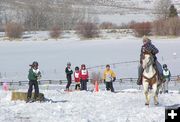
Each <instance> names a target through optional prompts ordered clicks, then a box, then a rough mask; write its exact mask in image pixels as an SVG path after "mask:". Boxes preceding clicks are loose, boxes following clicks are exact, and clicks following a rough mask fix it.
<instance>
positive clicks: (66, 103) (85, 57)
mask: <svg viewBox="0 0 180 122" xmlns="http://www.w3.org/2000/svg"><path fill="white" fill-rule="evenodd" d="M1 35H2V36H1V37H0V40H1V41H0V76H1V80H2V81H10V80H14V81H18V80H26V79H27V73H28V69H29V64H31V63H32V62H33V61H34V60H37V61H38V62H39V64H40V69H41V71H42V74H43V79H65V74H64V68H65V66H66V63H67V62H68V61H71V63H72V67H73V68H74V67H75V66H80V65H81V64H82V63H85V64H86V65H87V67H92V66H96V65H102V64H108V63H118V62H124V61H134V60H139V53H140V47H141V45H142V41H141V40H142V39H141V38H136V37H134V36H132V35H131V34H126V33H107V32H103V34H102V37H100V38H97V39H92V40H91V39H90V40H81V39H80V38H79V37H78V36H77V35H76V34H74V33H73V32H69V33H68V32H66V33H64V34H63V36H62V38H61V39H57V40H54V39H50V38H49V37H48V32H37V33H36V34H26V35H24V39H20V40H13V41H8V40H6V38H5V37H3V33H1ZM150 38H151V39H152V41H153V43H154V44H155V45H156V46H157V47H158V48H159V50H160V53H159V54H158V59H159V61H160V62H161V63H162V64H163V63H167V64H168V66H169V68H170V69H171V72H172V75H178V74H180V67H179V63H180V56H179V55H180V54H179V52H180V48H179V46H180V41H179V40H180V38H170V37H169V38H168V37H167V38H165V37H163V38H162V37H150ZM137 66H138V63H128V64H124V63H123V64H118V65H114V66H113V65H112V66H111V67H112V69H113V70H115V72H116V74H117V78H123V77H137ZM103 70H104V67H99V68H95V69H90V70H89V72H90V73H91V72H93V71H96V72H98V71H100V72H102V71H103ZM131 85H132V86H131ZM114 86H115V90H116V91H117V90H121V92H118V93H110V92H106V91H104V87H105V86H104V85H103V84H101V85H100V89H101V91H100V92H98V93H94V92H83V91H82V92H80V91H77V92H72V93H65V92H63V90H61V89H63V88H64V87H65V86H59V85H47V84H45V85H41V86H40V92H42V93H44V94H45V97H46V98H48V99H52V100H53V101H54V103H52V102H46V103H28V104H26V103H25V102H24V101H16V102H14V101H11V91H7V92H5V91H2V88H0V115H1V117H0V122H1V121H2V122H12V121H13V122H44V121H46V122H139V121H140V122H164V120H165V106H169V105H174V104H180V102H179V101H180V95H179V91H178V90H179V87H178V86H179V84H178V85H176V87H175V86H174V82H172V83H171V85H170V93H169V94H162V95H159V102H160V105H159V106H154V105H153V101H151V105H150V107H146V106H145V105H144V103H145V97H144V95H143V93H142V91H141V90H138V88H137V86H136V87H134V85H133V84H132V83H129V84H128V83H124V84H119V83H118V82H116V83H114ZM27 87H28V86H27V85H25V86H23V87H16V88H15V89H19V90H20V89H21V90H23V91H27ZM73 87H74V86H73ZM88 87H89V90H92V89H93V86H92V84H91V85H89V84H88ZM132 87H133V88H134V89H128V88H132ZM171 88H172V89H171ZM11 89H13V88H11ZM57 90H60V91H57ZM172 90H173V91H172Z"/></svg>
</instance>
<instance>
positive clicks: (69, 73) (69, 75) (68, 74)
mask: <svg viewBox="0 0 180 122" xmlns="http://www.w3.org/2000/svg"><path fill="white" fill-rule="evenodd" d="M65 73H66V78H67V85H66V90H67V91H69V87H70V85H71V82H72V74H73V71H72V69H71V63H70V62H68V63H67V67H66V69H65Z"/></svg>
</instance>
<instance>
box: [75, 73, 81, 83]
mask: <svg viewBox="0 0 180 122" xmlns="http://www.w3.org/2000/svg"><path fill="white" fill-rule="evenodd" d="M74 80H75V82H80V71H78V72H76V71H75V72H74Z"/></svg>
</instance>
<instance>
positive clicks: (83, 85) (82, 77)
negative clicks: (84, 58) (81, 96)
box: [79, 64, 89, 91]
mask: <svg viewBox="0 0 180 122" xmlns="http://www.w3.org/2000/svg"><path fill="white" fill-rule="evenodd" d="M79 78H80V82H81V90H86V91H87V82H88V78H89V74H88V70H87V69H86V66H85V64H82V65H81V69H80V74H79Z"/></svg>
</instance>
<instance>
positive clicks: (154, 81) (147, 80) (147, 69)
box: [142, 54, 159, 105]
mask: <svg viewBox="0 0 180 122" xmlns="http://www.w3.org/2000/svg"><path fill="white" fill-rule="evenodd" d="M153 65H154V59H153V57H152V55H150V54H144V59H143V60H142V67H143V69H144V71H143V79H142V82H143V88H144V94H145V97H146V103H145V105H149V102H150V93H149V90H150V88H152V91H153V97H154V104H155V105H158V104H159V103H158V75H157V71H156V69H155V68H154V66H153Z"/></svg>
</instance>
